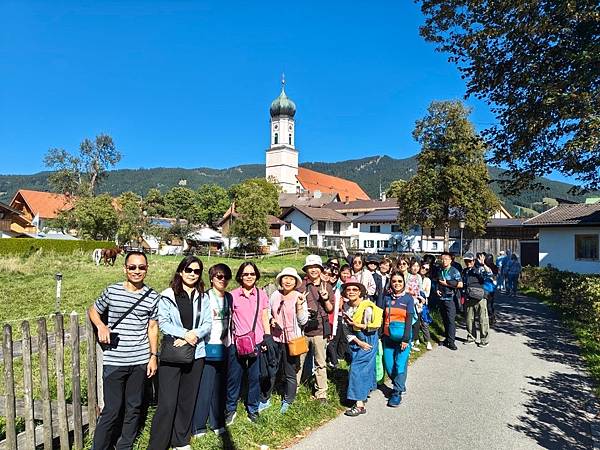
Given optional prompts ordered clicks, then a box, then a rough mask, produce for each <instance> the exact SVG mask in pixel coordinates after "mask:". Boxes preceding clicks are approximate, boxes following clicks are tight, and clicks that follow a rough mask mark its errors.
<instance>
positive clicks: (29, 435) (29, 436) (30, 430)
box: [21, 320, 35, 448]
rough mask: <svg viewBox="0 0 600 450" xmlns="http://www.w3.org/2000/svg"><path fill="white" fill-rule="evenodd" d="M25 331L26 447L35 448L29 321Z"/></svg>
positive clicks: (23, 348) (24, 393)
mask: <svg viewBox="0 0 600 450" xmlns="http://www.w3.org/2000/svg"><path fill="white" fill-rule="evenodd" d="M21 330H22V331H23V341H22V342H23V345H22V346H21V351H22V353H23V397H24V398H23V401H24V406H25V408H24V409H25V447H26V448H35V423H34V421H33V373H32V369H31V331H30V329H29V322H28V321H26V320H24V321H23V323H22V324H21Z"/></svg>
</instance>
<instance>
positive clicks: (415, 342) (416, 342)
mask: <svg viewBox="0 0 600 450" xmlns="http://www.w3.org/2000/svg"><path fill="white" fill-rule="evenodd" d="M413 345H414V346H415V347H417V346H419V345H421V342H420V341H419V340H418V339H417V340H416V341H413Z"/></svg>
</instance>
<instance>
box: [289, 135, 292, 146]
mask: <svg viewBox="0 0 600 450" xmlns="http://www.w3.org/2000/svg"><path fill="white" fill-rule="evenodd" d="M289 136H290V145H292V135H291V134H290V135H289Z"/></svg>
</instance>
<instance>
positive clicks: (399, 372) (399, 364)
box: [382, 336, 411, 394]
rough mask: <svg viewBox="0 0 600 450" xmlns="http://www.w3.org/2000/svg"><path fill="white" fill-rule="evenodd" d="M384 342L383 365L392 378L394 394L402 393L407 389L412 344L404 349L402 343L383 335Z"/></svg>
mask: <svg viewBox="0 0 600 450" xmlns="http://www.w3.org/2000/svg"><path fill="white" fill-rule="evenodd" d="M382 344H383V367H384V368H385V371H386V372H387V374H388V376H389V377H390V379H391V380H392V384H393V391H394V394H402V393H403V392H405V391H406V376H407V373H408V358H409V356H410V349H411V345H410V344H409V345H408V347H406V348H405V349H404V350H402V347H401V346H402V343H400V342H394V341H392V340H391V339H390V338H389V336H383V337H382Z"/></svg>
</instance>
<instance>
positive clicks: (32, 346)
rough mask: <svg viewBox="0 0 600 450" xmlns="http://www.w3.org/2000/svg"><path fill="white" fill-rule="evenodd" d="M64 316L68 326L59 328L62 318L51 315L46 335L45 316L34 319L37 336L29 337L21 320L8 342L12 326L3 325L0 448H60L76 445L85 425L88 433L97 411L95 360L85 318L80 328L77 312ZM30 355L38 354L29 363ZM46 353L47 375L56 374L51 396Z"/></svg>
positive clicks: (79, 440)
mask: <svg viewBox="0 0 600 450" xmlns="http://www.w3.org/2000/svg"><path fill="white" fill-rule="evenodd" d="M68 318H69V324H68V329H67V330H65V323H64V316H63V315H62V314H56V315H55V316H54V317H53V321H54V330H53V331H52V332H50V333H49V332H48V327H47V323H46V319H45V318H40V319H38V320H37V336H32V335H31V327H30V324H29V321H23V322H22V324H21V334H22V337H21V338H20V339H16V340H13V330H12V327H11V326H10V325H4V335H3V342H2V363H3V365H4V383H5V389H4V392H5V394H4V396H3V397H1V398H0V410H1V414H2V416H4V418H5V420H6V437H5V439H4V440H3V441H2V442H0V448H2V449H7V450H14V449H27V450H31V449H35V448H37V447H41V446H43V448H44V449H46V450H49V449H53V448H56V447H60V449H61V450H67V449H70V448H75V449H81V448H83V435H84V434H83V433H84V430H85V429H87V430H88V431H89V433H90V434H91V433H93V432H94V429H95V427H96V418H97V415H98V411H99V409H98V401H97V399H98V396H97V395H98V394H99V392H98V385H97V377H96V374H97V370H98V366H97V364H98V362H99V360H98V357H97V350H96V341H95V336H94V333H93V331H92V325H91V323H90V322H89V320H88V319H87V317H86V319H84V322H85V324H84V325H83V327H81V325H80V320H79V316H78V315H77V313H74V312H73V313H71V314H70V315H69V316H68ZM82 339H85V341H84V344H85V345H86V347H87V350H88V351H87V352H85V354H86V355H87V356H86V358H87V377H86V378H87V386H86V387H87V404H83V402H82V398H81V397H82V394H81V387H82V376H81V355H82V352H81V350H82ZM15 347H19V350H20V351H19V352H18V353H19V354H15V351H14V350H15ZM50 350H53V352H50ZM65 350H70V352H66V351H65ZM69 353H70V355H71V364H70V367H65V355H66V354H69ZM36 354H37V356H38V357H37V362H36V363H35V364H34V363H33V361H34V360H35V359H36V358H34V355H36ZM52 357H53V358H54V366H55V373H54V374H52V375H55V378H56V383H55V385H56V395H55V396H54V395H52V392H53V391H54V389H53V388H54V383H51V372H50V367H51V364H50V362H51V358H52ZM19 359H20V360H21V361H20V362H21V365H22V387H23V388H22V394H17V392H18V391H17V389H16V384H17V383H18V381H19V380H17V379H16V377H17V375H19V374H20V373H21V370H20V368H21V365H19ZM15 363H16V364H15ZM16 366H19V367H18V369H19V370H16V369H17V367H16ZM66 371H70V378H71V395H70V401H69V402H67V394H68V393H67V391H66V389H65V381H66V374H67V373H68V372H66ZM38 373H39V376H37V374H38ZM34 374H36V376H35V377H34ZM36 388H39V392H40V395H39V396H38V397H39V398H34V394H33V393H34V391H35V390H36ZM23 424H24V430H23ZM17 425H19V428H17ZM18 430H23V431H20V432H18Z"/></svg>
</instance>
